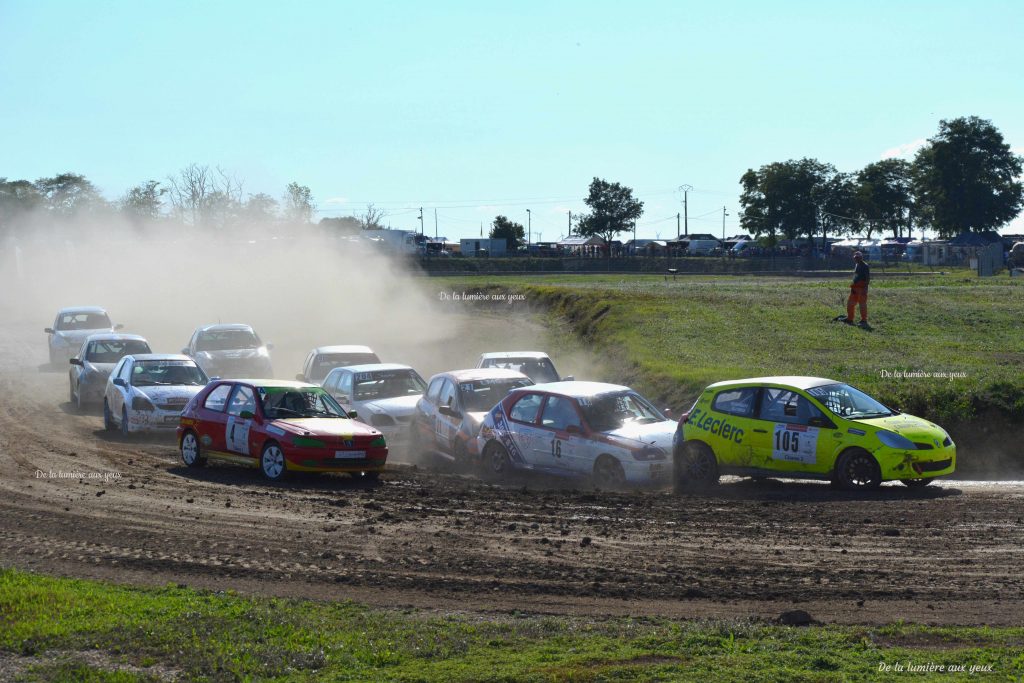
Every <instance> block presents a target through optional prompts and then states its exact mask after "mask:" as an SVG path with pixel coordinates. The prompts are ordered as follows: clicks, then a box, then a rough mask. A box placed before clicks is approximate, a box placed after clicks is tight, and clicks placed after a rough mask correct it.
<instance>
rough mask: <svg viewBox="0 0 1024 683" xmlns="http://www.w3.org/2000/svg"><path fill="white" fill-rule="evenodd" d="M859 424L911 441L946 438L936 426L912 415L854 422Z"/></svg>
mask: <svg viewBox="0 0 1024 683" xmlns="http://www.w3.org/2000/svg"><path fill="white" fill-rule="evenodd" d="M854 422H859V423H861V424H866V425H871V426H872V427H877V428H879V429H887V430H889V431H890V432H896V433H897V434H899V435H900V436H905V437H906V438H908V439H910V440H911V441H921V440H925V439H927V440H929V441H931V440H934V439H935V438H938V439H940V440H942V439H945V438H946V434H945V432H944V431H943V430H942V428H941V427H939V426H938V425H936V424H934V423H932V422H929V421H928V420H925V419H923V418H920V417H914V416H913V415H907V414H902V415H890V416H888V417H874V418H869V419H866V420H854Z"/></svg>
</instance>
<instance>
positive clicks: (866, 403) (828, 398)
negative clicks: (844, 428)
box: [807, 384, 893, 420]
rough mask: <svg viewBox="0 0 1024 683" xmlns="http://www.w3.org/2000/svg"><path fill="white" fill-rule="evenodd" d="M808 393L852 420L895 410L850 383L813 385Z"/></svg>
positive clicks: (836, 412)
mask: <svg viewBox="0 0 1024 683" xmlns="http://www.w3.org/2000/svg"><path fill="white" fill-rule="evenodd" d="M807 393H808V394H810V395H811V396H813V397H814V398H816V399H817V400H818V402H819V403H821V405H823V406H825V407H826V408H827V409H828V410H830V411H832V412H833V413H835V414H836V415H838V416H839V417H845V418H847V419H850V420H857V419H867V418H872V417H888V416H890V415H892V414H893V411H892V410H890V409H889V408H887V407H885V406H884V405H882V404H881V403H879V402H878V401H876V400H875V399H873V398H871V397H870V396H868V395H867V394H865V393H864V392H863V391H860V390H859V389H854V388H853V387H851V386H850V385H849V384H826V385H825V386H821V387H812V388H810V389H808V390H807Z"/></svg>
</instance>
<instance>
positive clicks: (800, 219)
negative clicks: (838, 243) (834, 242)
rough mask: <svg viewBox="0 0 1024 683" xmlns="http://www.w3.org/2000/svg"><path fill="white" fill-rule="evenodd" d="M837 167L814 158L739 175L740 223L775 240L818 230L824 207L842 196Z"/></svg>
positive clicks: (819, 230)
mask: <svg viewBox="0 0 1024 683" xmlns="http://www.w3.org/2000/svg"><path fill="white" fill-rule="evenodd" d="M835 177H836V169H835V167H833V166H832V165H831V164H826V163H822V162H820V161H818V160H817V159H800V160H790V161H782V162H774V163H771V164H767V165H765V166H762V167H761V168H760V169H758V170H757V171H754V170H753V169H748V170H747V172H746V173H744V174H743V176H742V177H741V178H740V185H741V186H742V188H743V191H742V192H741V193H740V206H742V207H743V208H742V213H741V214H740V225H741V226H742V227H743V228H744V229H746V230H748V231H750V232H752V233H754V234H755V235H757V236H758V237H761V236H767V237H768V239H769V242H770V243H774V241H775V239H776V237H777V235H779V234H782V235H785V236H786V238H788V239H796V238H797V237H799V236H801V235H804V236H807V237H814V236H815V235H818V234H820V233H821V228H822V216H823V215H824V213H825V211H826V206H832V205H834V203H835V201H837V200H838V199H839V198H841V196H842V195H841V190H843V189H844V187H843V185H842V183H838V184H837V183H836V182H835Z"/></svg>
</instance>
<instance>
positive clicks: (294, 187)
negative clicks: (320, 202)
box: [284, 182, 316, 224]
mask: <svg viewBox="0 0 1024 683" xmlns="http://www.w3.org/2000/svg"><path fill="white" fill-rule="evenodd" d="M314 211H316V204H314V203H313V195H312V193H311V192H310V190H309V188H308V187H306V186H305V185H299V184H298V183H295V182H292V183H288V187H286V188H285V193H284V215H285V219H286V220H287V221H288V222H289V223H297V224H306V223H309V222H310V221H311V220H312V219H313V212H314Z"/></svg>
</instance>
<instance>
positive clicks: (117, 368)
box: [110, 358, 128, 377]
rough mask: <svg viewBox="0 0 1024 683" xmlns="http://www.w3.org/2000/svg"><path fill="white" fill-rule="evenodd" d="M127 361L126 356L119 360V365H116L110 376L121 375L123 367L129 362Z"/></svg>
mask: <svg viewBox="0 0 1024 683" xmlns="http://www.w3.org/2000/svg"><path fill="white" fill-rule="evenodd" d="M127 362H128V361H126V360H125V359H124V358H122V359H121V360H119V361H118V362H117V365H115V366H114V371H113V372H111V373H110V376H111V377H120V376H121V368H123V367H124V364H125V363H127Z"/></svg>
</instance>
